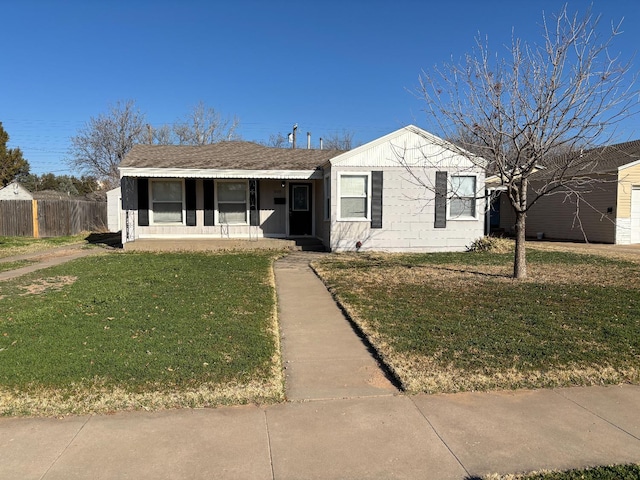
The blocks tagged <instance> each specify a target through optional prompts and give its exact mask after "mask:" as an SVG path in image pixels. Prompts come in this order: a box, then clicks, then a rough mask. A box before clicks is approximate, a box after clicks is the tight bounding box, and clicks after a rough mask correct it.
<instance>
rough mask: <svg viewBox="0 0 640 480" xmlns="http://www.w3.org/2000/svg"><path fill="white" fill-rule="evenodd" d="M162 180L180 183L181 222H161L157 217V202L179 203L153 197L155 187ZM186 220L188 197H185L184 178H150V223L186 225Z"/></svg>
mask: <svg viewBox="0 0 640 480" xmlns="http://www.w3.org/2000/svg"><path fill="white" fill-rule="evenodd" d="M160 182H165V183H166V182H172V183H179V184H180V204H181V205H180V221H179V222H159V221H157V220H156V218H155V214H156V211H155V210H156V209H155V205H156V204H157V203H177V202H176V201H167V200H155V199H154V198H153V187H154V185H155V184H157V183H160ZM185 222H186V199H185V186H184V178H150V179H149V225H157V226H172V225H185Z"/></svg>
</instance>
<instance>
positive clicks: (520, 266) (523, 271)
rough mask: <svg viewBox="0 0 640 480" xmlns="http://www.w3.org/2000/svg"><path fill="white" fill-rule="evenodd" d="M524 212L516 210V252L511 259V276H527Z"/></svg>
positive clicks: (519, 277) (518, 277) (517, 277)
mask: <svg viewBox="0 0 640 480" xmlns="http://www.w3.org/2000/svg"><path fill="white" fill-rule="evenodd" d="M526 217H527V214H526V213H525V212H516V252H515V257H514V259H513V277H514V278H516V279H521V278H527V252H526V247H525V242H526V237H525V219H526Z"/></svg>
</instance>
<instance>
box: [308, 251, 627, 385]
mask: <svg viewBox="0 0 640 480" xmlns="http://www.w3.org/2000/svg"><path fill="white" fill-rule="evenodd" d="M528 260H529V265H530V270H531V271H532V279H530V280H529V281H526V282H517V281H513V280H511V279H510V278H509V272H510V269H511V262H512V256H511V255H510V254H506V255H502V254H492V253H486V252H481V253H449V254H426V255H380V256H363V255H361V256H335V257H333V258H332V259H330V260H328V261H326V262H323V263H321V264H320V265H318V271H319V273H320V274H321V275H322V276H323V278H324V279H325V281H326V282H327V284H328V285H329V286H330V288H331V289H332V290H333V292H334V293H335V294H336V296H337V297H338V299H339V300H340V301H341V302H342V303H343V305H344V306H345V308H346V310H347V311H348V312H349V313H350V314H351V316H352V318H353V319H354V321H356V322H357V323H359V324H360V326H361V327H362V329H363V330H364V331H365V333H366V334H367V335H368V336H369V337H370V340H371V341H372V343H373V344H374V346H376V348H377V349H378V350H379V352H380V353H381V356H382V357H383V358H384V359H385V361H387V363H389V365H390V367H391V369H392V370H393V371H395V372H396V374H397V375H398V376H399V377H400V380H401V382H402V383H403V385H404V386H405V388H407V390H409V391H412V392H441V391H445V392H454V391H462V390H475V389H487V388H520V387H533V388H535V387H549V386H559V385H589V384H598V383H616V382H620V381H634V382H637V381H638V380H640V374H639V372H640V369H639V365H640V281H639V280H638V279H639V277H640V265H638V264H637V263H634V262H628V261H621V260H613V259H609V258H604V257H598V256H587V255H579V254H569V253H560V252H541V251H531V252H530V254H529V256H528Z"/></svg>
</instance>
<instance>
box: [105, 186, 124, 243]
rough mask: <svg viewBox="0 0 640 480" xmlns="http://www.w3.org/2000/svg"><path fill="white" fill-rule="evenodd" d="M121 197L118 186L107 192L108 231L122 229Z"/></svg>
mask: <svg viewBox="0 0 640 480" xmlns="http://www.w3.org/2000/svg"><path fill="white" fill-rule="evenodd" d="M121 218H122V197H121V196H120V187H118V188H114V189H113V190H109V191H108V192H107V227H108V228H109V231H110V232H119V231H120V230H122V223H121Z"/></svg>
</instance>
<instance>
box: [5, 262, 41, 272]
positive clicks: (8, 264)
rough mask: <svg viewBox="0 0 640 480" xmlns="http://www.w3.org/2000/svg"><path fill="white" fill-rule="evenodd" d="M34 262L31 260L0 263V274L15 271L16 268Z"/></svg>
mask: <svg viewBox="0 0 640 480" xmlns="http://www.w3.org/2000/svg"><path fill="white" fill-rule="evenodd" d="M33 263H35V262H33V261H31V260H17V261H15V262H0V272H6V271H8V270H17V269H18V268H22V267H26V266H27V265H31V264H33Z"/></svg>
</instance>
